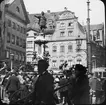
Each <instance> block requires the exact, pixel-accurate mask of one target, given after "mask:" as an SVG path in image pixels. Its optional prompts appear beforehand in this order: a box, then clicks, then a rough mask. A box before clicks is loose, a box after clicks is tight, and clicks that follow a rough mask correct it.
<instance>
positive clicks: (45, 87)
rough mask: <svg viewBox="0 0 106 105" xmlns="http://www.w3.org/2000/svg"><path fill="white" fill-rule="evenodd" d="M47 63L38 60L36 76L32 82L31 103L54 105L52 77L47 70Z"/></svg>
mask: <svg viewBox="0 0 106 105" xmlns="http://www.w3.org/2000/svg"><path fill="white" fill-rule="evenodd" d="M48 66H49V64H48V63H47V62H46V61H45V60H43V59H41V60H39V61H38V74H39V76H38V78H37V80H36V82H35V84H34V90H33V103H34V104H35V105H55V103H54V97H53V91H54V78H53V76H52V75H51V74H50V73H49V72H48V71H47V68H48Z"/></svg>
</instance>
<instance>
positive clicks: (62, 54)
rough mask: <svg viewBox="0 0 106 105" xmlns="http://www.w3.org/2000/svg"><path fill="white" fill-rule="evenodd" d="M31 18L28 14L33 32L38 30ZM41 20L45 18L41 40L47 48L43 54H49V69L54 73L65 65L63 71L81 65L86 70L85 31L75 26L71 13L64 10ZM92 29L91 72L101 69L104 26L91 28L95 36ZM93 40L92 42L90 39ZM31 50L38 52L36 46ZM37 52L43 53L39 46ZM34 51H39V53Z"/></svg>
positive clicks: (35, 22) (76, 24)
mask: <svg viewBox="0 0 106 105" xmlns="http://www.w3.org/2000/svg"><path fill="white" fill-rule="evenodd" d="M34 15H35V14H30V15H29V18H30V20H31V21H32V20H33V21H32V23H34V24H35V27H34V28H35V29H39V26H38V19H36V18H35V17H34ZM36 15H40V14H36ZM45 17H46V18H47V29H45V30H46V33H45V32H44V34H45V36H46V37H45V39H47V40H49V41H48V43H47V44H46V45H47V46H48V48H46V51H49V54H50V61H49V63H50V64H49V65H50V66H49V69H54V70H58V69H59V66H60V65H61V64H62V63H63V62H65V61H67V63H68V66H67V68H69V67H70V66H72V65H74V64H82V65H84V66H86V67H87V39H86V30H85V26H82V25H81V24H80V23H79V22H78V17H76V16H75V13H74V12H71V11H69V10H67V8H65V10H64V11H60V12H50V11H47V13H45ZM31 21H30V22H31ZM30 25H31V23H30ZM92 27H93V26H92V25H91V31H90V33H91V48H92V55H91V56H92V61H91V62H92V63H91V64H92V68H96V67H103V66H104V63H105V59H104V56H105V52H104V45H105V43H104V28H103V27H104V26H103V24H102V25H97V26H96V25H94V28H95V30H96V31H97V30H98V31H97V32H96V33H95V32H94V31H95V30H94V28H92ZM48 30H49V31H48ZM92 33H95V35H98V36H95V35H94V34H92ZM38 35H39V33H38ZM94 36H95V37H96V39H94ZM35 49H38V47H37V46H36V45H35ZM41 49H42V50H41V51H42V52H43V51H44V50H43V45H42V46H41ZM36 51H39V49H38V50H36ZM42 54H43V53H42Z"/></svg>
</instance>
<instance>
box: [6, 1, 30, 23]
mask: <svg viewBox="0 0 106 105" xmlns="http://www.w3.org/2000/svg"><path fill="white" fill-rule="evenodd" d="M16 1H17V0H12V1H11V2H7V3H6V4H5V7H6V9H7V10H9V8H10V7H11V6H12V5H13V4H15V2H16ZM18 1H19V0H18ZM20 3H21V5H22V6H21V7H22V9H23V12H24V15H25V21H26V22H27V24H28V23H29V22H30V21H29V17H28V12H27V11H26V8H25V5H24V2H23V0H20ZM10 12H12V11H10Z"/></svg>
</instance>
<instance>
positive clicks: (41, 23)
mask: <svg viewBox="0 0 106 105" xmlns="http://www.w3.org/2000/svg"><path fill="white" fill-rule="evenodd" d="M44 15H45V13H44V12H43V11H42V12H41V16H36V15H34V16H35V17H36V18H38V19H39V23H38V24H39V26H40V31H41V32H44V29H45V28H47V27H46V21H47V19H46V17H45V16H44Z"/></svg>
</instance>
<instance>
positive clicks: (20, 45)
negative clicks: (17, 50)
mask: <svg viewBox="0 0 106 105" xmlns="http://www.w3.org/2000/svg"><path fill="white" fill-rule="evenodd" d="M20 47H22V39H21V38H20Z"/></svg>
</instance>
